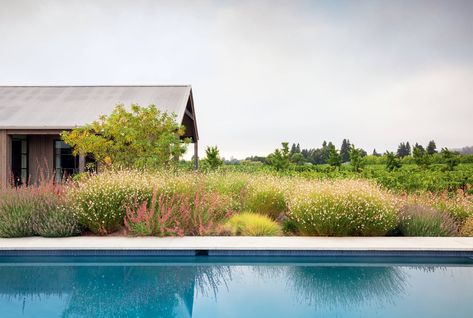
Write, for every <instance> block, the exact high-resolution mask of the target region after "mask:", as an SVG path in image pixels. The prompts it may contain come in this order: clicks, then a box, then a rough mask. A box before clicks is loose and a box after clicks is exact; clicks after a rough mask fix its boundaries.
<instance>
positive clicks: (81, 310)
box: [0, 256, 473, 318]
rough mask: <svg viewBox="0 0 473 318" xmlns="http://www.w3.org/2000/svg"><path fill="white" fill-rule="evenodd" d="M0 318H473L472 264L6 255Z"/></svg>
mask: <svg viewBox="0 0 473 318" xmlns="http://www.w3.org/2000/svg"><path fill="white" fill-rule="evenodd" d="M0 317H164V318H166V317H205V318H209V317H262V318H264V317H363V318H366V317H465V318H466V317H473V260H472V259H470V258H436V259H428V258H417V259H414V258H366V257H352V258H328V257H287V258H281V257H278V258H275V257H273V258H271V257H212V256H208V257H206V256H202V257H71V256H67V257H40V258H36V257H6V256H3V257H0Z"/></svg>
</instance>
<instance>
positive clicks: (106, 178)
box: [68, 171, 152, 235]
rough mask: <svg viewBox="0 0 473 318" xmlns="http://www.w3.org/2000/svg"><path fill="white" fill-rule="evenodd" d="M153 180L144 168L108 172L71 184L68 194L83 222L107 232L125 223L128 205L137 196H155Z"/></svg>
mask: <svg viewBox="0 0 473 318" xmlns="http://www.w3.org/2000/svg"><path fill="white" fill-rule="evenodd" d="M149 183H150V180H149V179H148V178H147V176H146V175H145V174H144V173H140V172H132V171H121V172H104V173H102V174H99V175H92V176H91V177H89V178H88V179H85V180H83V181H81V182H78V183H77V184H76V185H75V186H73V187H70V188H69V191H68V195H69V199H70V200H71V202H72V206H73V211H74V213H75V215H76V216H77V217H78V219H79V221H80V222H81V224H83V225H84V226H85V227H86V228H87V229H89V230H90V231H92V232H93V233H95V234H100V235H105V234H108V233H111V232H113V231H116V230H118V229H120V228H121V227H122V225H123V218H124V216H125V209H126V206H127V205H129V204H131V203H132V202H133V200H134V199H136V200H138V201H139V202H143V201H146V200H149V199H150V198H151V192H152V187H151V186H149Z"/></svg>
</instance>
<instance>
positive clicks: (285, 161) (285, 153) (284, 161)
mask: <svg viewBox="0 0 473 318" xmlns="http://www.w3.org/2000/svg"><path fill="white" fill-rule="evenodd" d="M281 145H282V148H281V149H276V150H275V151H274V153H272V154H270V155H269V156H268V161H269V163H270V165H271V166H273V167H274V168H275V169H276V170H277V171H283V170H287V169H288V168H289V166H290V165H291V162H290V160H289V154H290V152H289V143H287V142H283V143H281Z"/></svg>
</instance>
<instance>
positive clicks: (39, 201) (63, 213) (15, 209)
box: [0, 183, 81, 237]
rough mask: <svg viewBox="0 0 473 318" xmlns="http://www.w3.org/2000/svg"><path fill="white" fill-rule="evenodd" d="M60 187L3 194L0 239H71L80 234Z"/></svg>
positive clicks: (46, 187)
mask: <svg viewBox="0 0 473 318" xmlns="http://www.w3.org/2000/svg"><path fill="white" fill-rule="evenodd" d="M62 190H63V189H62V187H61V186H55V185H54V184H52V183H51V184H48V183H46V184H42V185H39V186H32V187H21V188H17V189H10V190H7V191H5V192H4V193H3V194H2V196H1V197H0V236H2V237H25V236H33V235H41V236H47V237H50V236H54V237H58V236H61V237H63V236H71V235H77V234H79V233H80V232H81V228H80V226H79V223H78V220H77V218H76V217H75V216H74V214H73V213H72V212H71V211H70V209H69V208H68V204H67V201H66V199H65V197H64V193H63V191H62Z"/></svg>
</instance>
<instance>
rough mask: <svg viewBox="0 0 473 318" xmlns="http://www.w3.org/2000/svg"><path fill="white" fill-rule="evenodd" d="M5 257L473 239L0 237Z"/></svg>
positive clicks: (464, 247)
mask: <svg viewBox="0 0 473 318" xmlns="http://www.w3.org/2000/svg"><path fill="white" fill-rule="evenodd" d="M0 255H7V256H8V255H163V256H174V255H176V256H196V255H197V256H200V255H202V256H207V255H208V256H237V255H238V256H259V255H260V256H271V255H272V256H291V255H292V256H467V257H473V238H470V237H441V238H440V237H226V236H225V237H224V236H207V237H205V236H204V237H166V238H157V237H118V236H117V237H96V236H80V237H68V238H42V237H28V238H7V239H0Z"/></svg>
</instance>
